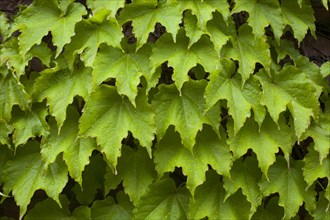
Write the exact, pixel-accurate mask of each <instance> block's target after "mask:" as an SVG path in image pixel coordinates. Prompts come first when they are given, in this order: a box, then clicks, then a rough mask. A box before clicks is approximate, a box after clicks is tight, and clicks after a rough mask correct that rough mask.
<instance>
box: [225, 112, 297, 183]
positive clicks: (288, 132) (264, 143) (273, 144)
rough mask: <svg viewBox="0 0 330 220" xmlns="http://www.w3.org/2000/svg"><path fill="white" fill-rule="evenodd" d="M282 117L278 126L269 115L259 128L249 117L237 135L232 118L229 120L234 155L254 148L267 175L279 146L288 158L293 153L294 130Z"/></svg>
mask: <svg viewBox="0 0 330 220" xmlns="http://www.w3.org/2000/svg"><path fill="white" fill-rule="evenodd" d="M282 119H283V118H281V120H280V121H279V125H278V126H277V125H276V124H275V123H274V122H273V120H272V119H271V118H270V117H269V116H267V117H266V118H265V120H264V122H263V123H262V126H261V127H260V128H259V126H258V124H257V123H256V122H255V121H254V120H253V118H249V119H248V120H247V121H246V122H245V125H244V127H243V128H241V130H240V131H239V132H238V133H237V134H236V135H234V132H233V128H232V123H233V122H232V120H231V121H229V124H228V125H227V126H228V132H229V139H228V144H229V146H230V149H231V150H232V151H233V153H234V157H235V158H240V157H241V156H243V155H244V154H245V153H246V152H247V151H248V149H252V150H253V152H254V153H255V154H256V155H257V159H258V164H259V167H260V169H261V171H262V172H263V173H264V175H265V176H266V177H267V176H268V175H267V173H268V168H269V166H270V165H272V164H273V163H274V162H275V154H276V153H277V152H278V150H279V149H278V148H279V147H280V148H281V150H282V151H283V152H284V155H285V157H286V158H287V159H288V158H289V154H290V153H291V146H292V144H293V143H292V142H293V141H292V140H293V138H292V136H293V131H292V129H290V128H289V127H288V126H287V125H286V124H285V121H284V119H283V120H282Z"/></svg>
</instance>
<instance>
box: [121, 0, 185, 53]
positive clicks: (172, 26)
mask: <svg viewBox="0 0 330 220" xmlns="http://www.w3.org/2000/svg"><path fill="white" fill-rule="evenodd" d="M181 13H182V11H181V10H180V7H178V5H177V3H176V2H175V1H159V2H158V5H157V6H155V5H153V4H135V3H134V2H133V4H129V5H126V6H125V8H124V9H123V10H122V11H121V12H120V16H119V18H118V20H119V23H120V24H121V25H123V24H124V23H126V22H128V21H132V25H133V32H134V35H135V37H136V38H137V49H139V48H140V47H141V46H142V45H143V44H144V43H146V42H147V39H148V36H149V33H150V32H153V31H154V28H155V25H156V23H157V22H158V23H161V24H162V25H163V26H165V27H166V30H167V32H168V33H170V35H172V36H173V38H175V36H176V34H177V32H178V30H179V28H180V26H179V24H180V23H181Z"/></svg>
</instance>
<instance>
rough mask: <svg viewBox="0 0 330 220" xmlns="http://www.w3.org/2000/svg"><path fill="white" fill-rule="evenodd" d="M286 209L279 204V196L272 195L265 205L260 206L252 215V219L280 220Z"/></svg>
mask: <svg viewBox="0 0 330 220" xmlns="http://www.w3.org/2000/svg"><path fill="white" fill-rule="evenodd" d="M283 215H284V210H283V208H282V207H280V206H279V205H278V197H272V198H271V199H270V200H269V201H268V202H267V203H266V205H265V207H264V205H262V206H259V208H258V210H257V212H256V213H254V215H253V216H252V220H278V219H282V217H283Z"/></svg>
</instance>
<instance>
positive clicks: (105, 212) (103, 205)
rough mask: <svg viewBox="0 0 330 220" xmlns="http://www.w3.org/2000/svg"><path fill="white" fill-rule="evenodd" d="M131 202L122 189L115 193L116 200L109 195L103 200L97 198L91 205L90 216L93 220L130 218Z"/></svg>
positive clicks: (123, 219)
mask: <svg viewBox="0 0 330 220" xmlns="http://www.w3.org/2000/svg"><path fill="white" fill-rule="evenodd" d="M133 208H134V206H133V204H132V202H131V201H130V200H129V197H128V196H127V195H125V194H124V193H123V192H122V191H120V192H118V193H117V195H116V200H115V199H114V198H112V197H111V196H109V197H107V198H106V199H104V200H101V201H99V200H97V201H95V202H94V203H93V206H92V208H91V209H92V217H91V219H95V220H104V219H108V220H116V219H118V220H119V219H120V220H130V219H132V211H133Z"/></svg>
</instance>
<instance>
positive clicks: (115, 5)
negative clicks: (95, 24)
mask: <svg viewBox="0 0 330 220" xmlns="http://www.w3.org/2000/svg"><path fill="white" fill-rule="evenodd" d="M86 4H87V6H88V8H90V9H91V10H92V12H93V14H97V13H98V11H102V10H104V9H106V10H110V11H111V13H110V16H111V17H112V18H115V17H116V14H117V12H118V10H119V9H120V8H123V7H124V5H125V0H116V1H102V0H101V1H99V0H87V1H86Z"/></svg>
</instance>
